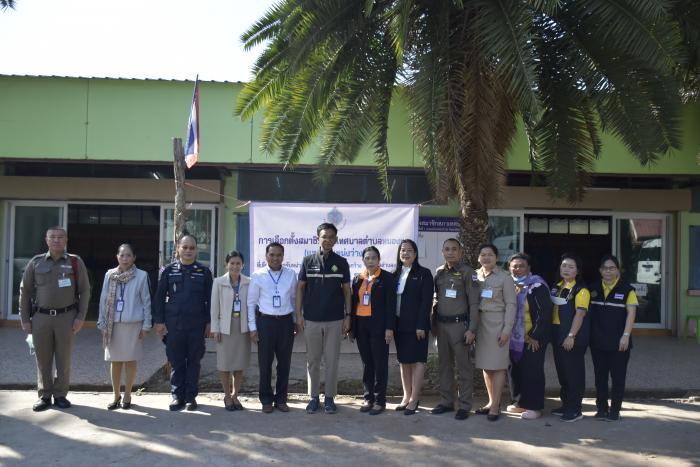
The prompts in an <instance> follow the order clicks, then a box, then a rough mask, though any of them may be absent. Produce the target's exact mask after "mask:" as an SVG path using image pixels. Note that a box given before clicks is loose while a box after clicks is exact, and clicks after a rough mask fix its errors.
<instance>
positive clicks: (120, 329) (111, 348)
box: [105, 321, 143, 362]
mask: <svg viewBox="0 0 700 467" xmlns="http://www.w3.org/2000/svg"><path fill="white" fill-rule="evenodd" d="M142 328H143V321H136V322H133V323H114V327H113V328H112V338H111V339H110V341H109V345H108V346H107V347H106V348H105V361H108V362H131V361H133V360H140V359H141V355H143V339H139V333H140V332H141V329H142Z"/></svg>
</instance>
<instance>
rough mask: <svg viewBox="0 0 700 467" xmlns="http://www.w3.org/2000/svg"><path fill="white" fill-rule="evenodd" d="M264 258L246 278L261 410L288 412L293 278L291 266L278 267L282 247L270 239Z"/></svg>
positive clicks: (292, 337) (294, 286) (294, 284)
mask: <svg viewBox="0 0 700 467" xmlns="http://www.w3.org/2000/svg"><path fill="white" fill-rule="evenodd" d="M265 259H266V260H267V266H265V267H263V268H260V269H258V270H257V271H255V272H254V273H253V274H252V275H251V277H250V286H249V289H248V328H249V329H250V338H251V340H252V341H253V342H254V343H257V344H258V365H259V367H260V388H259V397H260V402H261V403H262V411H263V412H264V413H272V410H273V407H276V408H277V409H278V410H279V411H280V412H289V407H288V406H287V387H288V384H289V367H290V366H291V363H292V347H293V345H294V334H295V332H296V325H295V322H294V306H295V302H294V300H295V295H296V288H297V277H296V273H295V272H294V271H293V270H292V269H290V268H288V267H285V266H282V261H283V260H284V247H283V246H282V245H281V244H279V243H277V242H273V243H270V244H269V245H267V247H266V248H265ZM256 310H257V313H256ZM256 314H257V316H256ZM275 358H277V383H276V385H275V386H276V387H275V391H274V392H273V391H272V362H273V360H274V359H275Z"/></svg>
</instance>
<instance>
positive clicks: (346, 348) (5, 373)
mask: <svg viewBox="0 0 700 467" xmlns="http://www.w3.org/2000/svg"><path fill="white" fill-rule="evenodd" d="M24 338H25V335H24V333H23V332H22V331H21V330H20V329H16V328H0V355H2V356H3V357H2V359H3V360H2V364H1V365H0V388H5V389H8V388H9V389H12V388H14V389H28V388H33V387H35V384H36V366H35V361H34V357H33V356H31V355H29V352H28V349H27V345H26V344H25V342H24ZM208 346H209V350H210V351H209V352H207V354H206V356H205V358H204V360H203V362H202V388H203V390H212V391H216V390H218V376H217V374H216V368H215V364H216V363H215V362H216V355H215V354H214V353H213V345H212V343H211V342H209V344H208ZM294 350H295V351H294V355H293V358H292V372H291V375H290V384H291V387H292V390H294V391H297V392H304V391H305V384H306V361H305V354H304V342H303V339H301V338H297V339H296V342H295V346H294ZM431 352H434V346H432V345H431ZM433 355H434V354H433ZM431 358H434V357H433V356H432V355H431ZM390 362H391V363H390V379H389V385H390V388H392V389H393V392H394V393H396V392H397V391H398V390H399V389H400V387H401V382H400V377H399V371H398V364H397V363H396V360H395V359H394V358H390ZM165 363H166V358H165V350H164V346H163V345H162V343H161V342H160V341H159V340H158V339H157V338H156V336H155V335H153V334H150V335H149V336H147V337H146V339H145V345H144V358H143V359H142V360H141V361H140V362H139V368H138V375H137V384H138V385H139V386H141V385H143V384H145V383H146V382H147V381H149V380H151V381H150V384H149V388H150V389H153V390H158V391H166V390H167V383H166V382H165V380H164V379H163V378H162V372H159V370H160V369H161V368H162V367H163V365H164V364H165ZM586 363H587V370H586V382H587V387H588V389H589V391H588V393H589V394H590V393H591V390H592V389H593V367H592V364H591V360H590V353H589V356H588V357H587V358H586ZM361 368H362V364H361V362H360V357H359V355H358V354H357V352H356V347H355V345H354V344H351V343H350V342H349V341H344V342H343V346H342V354H341V362H340V371H339V380H340V382H341V383H340V392H341V393H345V394H357V393H358V391H359V389H360V383H359V380H360V377H361V374H362V370H361ZM699 368H700V345H698V344H697V343H696V341H695V340H694V339H690V338H689V339H684V338H675V337H635V338H634V348H633V350H632V357H631V360H630V365H629V371H628V377H627V393H628V395H630V396H635V395H636V396H649V397H681V396H689V395H700V371H699V370H698V369H699ZM246 374H247V378H246V379H247V381H246V384H245V386H244V389H245V390H248V391H256V390H257V378H258V371H257V357H256V355H255V354H253V356H252V358H251V367H250V369H249V370H248V371H247V372H246ZM546 374H547V391H548V393H549V394H552V395H553V394H556V392H557V391H558V381H557V377H556V372H555V370H554V362H553V359H552V355H551V350H550V351H549V355H548V356H547V359H546ZM154 375H155V376H154ZM429 376H430V375H429ZM429 386H430V385H429ZM71 387H72V388H73V389H76V390H77V389H84V390H109V388H110V382H109V366H108V364H107V363H106V362H105V361H104V359H103V351H102V348H101V338H100V334H99V331H98V330H96V329H85V330H83V331H81V332H80V333H79V334H78V336H77V338H76V343H75V347H74V350H73V366H72V372H71Z"/></svg>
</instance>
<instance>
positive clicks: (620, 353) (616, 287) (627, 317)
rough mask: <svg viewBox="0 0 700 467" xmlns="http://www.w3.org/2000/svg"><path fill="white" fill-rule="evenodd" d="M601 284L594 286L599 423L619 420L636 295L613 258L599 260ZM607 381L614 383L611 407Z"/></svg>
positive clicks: (593, 338)
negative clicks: (621, 275) (621, 274)
mask: <svg viewBox="0 0 700 467" xmlns="http://www.w3.org/2000/svg"><path fill="white" fill-rule="evenodd" d="M600 275H601V277H602V280H601V281H597V282H595V283H594V284H593V285H592V286H591V308H590V310H591V312H590V313H591V356H592V357H593V368H594V371H595V393H596V401H595V405H596V407H597V409H598V411H597V412H596V414H595V417H596V418H597V419H599V420H609V421H615V420H619V419H620V409H621V408H622V396H623V395H624V393H625V377H626V375H627V362H628V361H629V359H630V349H631V348H632V340H631V339H632V338H631V336H630V334H631V333H632V326H634V318H635V315H636V313H637V306H638V305H639V302H638V301H637V294H636V293H635V291H634V287H632V286H631V285H630V284H629V282H627V281H625V280H624V279H621V278H620V261H618V259H617V258H616V257H615V256H613V255H606V256H604V257H603V258H602V259H601V260H600ZM608 377H610V378H611V379H612V391H611V393H610V399H611V400H610V406H608Z"/></svg>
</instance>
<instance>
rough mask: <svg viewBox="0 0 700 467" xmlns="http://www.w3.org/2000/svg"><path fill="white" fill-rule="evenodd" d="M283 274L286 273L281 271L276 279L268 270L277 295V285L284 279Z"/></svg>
mask: <svg viewBox="0 0 700 467" xmlns="http://www.w3.org/2000/svg"><path fill="white" fill-rule="evenodd" d="M283 272H284V270H283V269H280V273H279V274H277V279H275V276H273V275H272V271H271V270H270V269H269V268H268V270H267V273H268V274H269V275H270V279H272V282H273V283H274V284H275V293H279V292H278V288H277V285H278V284H279V283H280V279H281V278H282V273H283Z"/></svg>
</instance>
